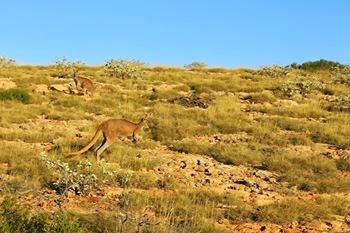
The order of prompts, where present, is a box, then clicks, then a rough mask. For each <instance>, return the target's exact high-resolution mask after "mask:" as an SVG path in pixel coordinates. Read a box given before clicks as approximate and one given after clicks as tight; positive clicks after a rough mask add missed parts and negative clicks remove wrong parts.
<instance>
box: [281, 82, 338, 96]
mask: <svg viewBox="0 0 350 233" xmlns="http://www.w3.org/2000/svg"><path fill="white" fill-rule="evenodd" d="M279 90H280V91H281V92H282V95H283V96H286V97H289V98H290V97H292V96H294V95H296V94H300V95H302V96H306V95H307V94H309V93H310V92H311V91H313V90H318V91H321V92H322V93H324V94H327V93H329V94H331V91H330V90H328V89H327V87H326V85H325V84H323V83H321V82H320V81H318V80H316V79H310V80H309V79H307V80H300V81H296V82H290V81H289V82H286V83H284V84H283V85H282V87H281V88H280V89H279Z"/></svg>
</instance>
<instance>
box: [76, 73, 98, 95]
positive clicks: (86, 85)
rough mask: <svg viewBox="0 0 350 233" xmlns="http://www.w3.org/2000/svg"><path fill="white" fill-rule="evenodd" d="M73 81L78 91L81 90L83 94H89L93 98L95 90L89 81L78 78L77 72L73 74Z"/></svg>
mask: <svg viewBox="0 0 350 233" xmlns="http://www.w3.org/2000/svg"><path fill="white" fill-rule="evenodd" d="M73 80H74V83H75V87H76V88H77V90H78V91H80V90H83V91H84V94H87V93H88V92H89V93H90V96H94V94H95V89H96V88H95V85H94V83H93V82H92V81H91V80H90V79H88V78H84V77H78V76H77V72H73Z"/></svg>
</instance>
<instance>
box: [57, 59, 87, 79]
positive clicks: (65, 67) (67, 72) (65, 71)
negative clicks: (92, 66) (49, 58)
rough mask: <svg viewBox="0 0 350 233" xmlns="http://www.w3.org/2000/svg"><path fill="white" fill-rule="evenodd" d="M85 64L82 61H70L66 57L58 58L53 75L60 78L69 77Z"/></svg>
mask: <svg viewBox="0 0 350 233" xmlns="http://www.w3.org/2000/svg"><path fill="white" fill-rule="evenodd" d="M83 65H84V63H83V62H81V61H74V62H73V61H69V60H68V59H66V58H62V59H58V60H56V61H55V63H54V65H53V68H54V73H53V74H52V76H54V77H58V78H69V77H70V76H71V75H72V73H73V72H78V71H79V70H80V69H81V68H82V66H83Z"/></svg>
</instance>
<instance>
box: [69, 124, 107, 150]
mask: <svg viewBox="0 0 350 233" xmlns="http://www.w3.org/2000/svg"><path fill="white" fill-rule="evenodd" d="M101 135H102V130H101V128H98V129H97V131H96V133H95V135H94V137H93V138H92V139H91V141H90V142H89V144H87V145H86V146H84V148H82V149H81V150H79V151H77V152H72V153H70V154H69V155H80V154H83V153H85V152H86V151H88V150H89V149H90V148H91V147H92V146H93V145H94V144H95V143H96V142H97V140H98V138H99V137H100V136H101Z"/></svg>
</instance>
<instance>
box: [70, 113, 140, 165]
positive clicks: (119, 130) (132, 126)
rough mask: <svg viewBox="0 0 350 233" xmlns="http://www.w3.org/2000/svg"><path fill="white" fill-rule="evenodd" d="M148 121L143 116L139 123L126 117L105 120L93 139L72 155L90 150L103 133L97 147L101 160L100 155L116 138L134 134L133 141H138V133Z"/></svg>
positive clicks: (98, 157) (98, 158)
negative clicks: (125, 118) (100, 142)
mask: <svg viewBox="0 0 350 233" xmlns="http://www.w3.org/2000/svg"><path fill="white" fill-rule="evenodd" d="M145 123H146V119H145V118H141V120H140V122H139V123H132V122H130V121H128V120H124V119H109V120H107V121H105V122H103V123H102V124H101V125H100V126H99V127H98V128H97V131H96V133H95V135H94V137H93V138H92V139H91V141H90V142H89V143H88V144H87V145H86V146H85V147H84V148H82V149H81V150H79V151H77V152H73V153H70V155H80V154H83V153H85V152H86V151H88V150H89V149H90V148H91V147H92V146H94V145H95V144H96V142H97V140H98V139H99V138H100V137H101V135H103V141H102V144H101V145H100V146H99V147H97V148H96V149H95V152H96V157H97V160H100V155H101V154H102V153H103V151H104V150H106V149H107V148H108V147H109V146H111V145H112V144H113V143H114V142H115V139H116V138H121V137H128V136H132V138H133V141H134V142H135V141H136V137H135V136H136V134H137V133H139V132H140V131H141V130H142V127H144V125H145Z"/></svg>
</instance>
